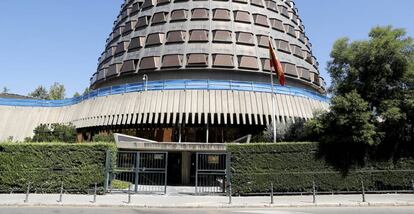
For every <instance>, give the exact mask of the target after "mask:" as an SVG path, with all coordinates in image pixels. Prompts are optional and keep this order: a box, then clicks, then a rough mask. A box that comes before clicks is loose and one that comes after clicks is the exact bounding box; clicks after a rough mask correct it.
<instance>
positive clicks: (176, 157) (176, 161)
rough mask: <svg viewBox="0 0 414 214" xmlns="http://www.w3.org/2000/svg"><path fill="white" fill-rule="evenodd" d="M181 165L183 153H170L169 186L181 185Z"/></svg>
mask: <svg viewBox="0 0 414 214" xmlns="http://www.w3.org/2000/svg"><path fill="white" fill-rule="evenodd" d="M181 165H182V155H181V153H172V152H170V153H169V154H168V169H167V170H168V180H167V185H168V186H179V185H181V180H182V178H181V177H182V176H181Z"/></svg>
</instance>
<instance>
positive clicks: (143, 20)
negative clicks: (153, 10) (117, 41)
mask: <svg viewBox="0 0 414 214" xmlns="http://www.w3.org/2000/svg"><path fill="white" fill-rule="evenodd" d="M150 18H151V17H150V16H141V17H139V18H138V22H137V24H136V28H135V29H140V28H144V27H146V26H148V25H149V20H150Z"/></svg>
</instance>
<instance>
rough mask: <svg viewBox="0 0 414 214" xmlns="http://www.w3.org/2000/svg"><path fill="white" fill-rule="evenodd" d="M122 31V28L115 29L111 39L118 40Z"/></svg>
mask: <svg viewBox="0 0 414 214" xmlns="http://www.w3.org/2000/svg"><path fill="white" fill-rule="evenodd" d="M123 29H124V26H120V27H117V28H116V29H115V30H114V32H113V33H112V38H113V39H116V38H118V37H119V36H121V34H122V31H123Z"/></svg>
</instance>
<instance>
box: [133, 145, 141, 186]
mask: <svg viewBox="0 0 414 214" xmlns="http://www.w3.org/2000/svg"><path fill="white" fill-rule="evenodd" d="M135 157H136V160H135V182H134V183H135V186H134V192H135V193H138V182H139V161H140V159H141V154H140V153H139V152H137V153H136V155H135Z"/></svg>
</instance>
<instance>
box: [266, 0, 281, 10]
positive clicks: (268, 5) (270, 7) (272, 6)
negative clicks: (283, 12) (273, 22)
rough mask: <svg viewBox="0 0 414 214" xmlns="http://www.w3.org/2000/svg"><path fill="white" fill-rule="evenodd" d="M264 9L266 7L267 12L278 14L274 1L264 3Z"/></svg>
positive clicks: (268, 0)
mask: <svg viewBox="0 0 414 214" xmlns="http://www.w3.org/2000/svg"><path fill="white" fill-rule="evenodd" d="M266 7H267V9H268V10H272V11H275V12H279V11H278V9H277V3H276V2H275V1H272V0H267V1H266Z"/></svg>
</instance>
